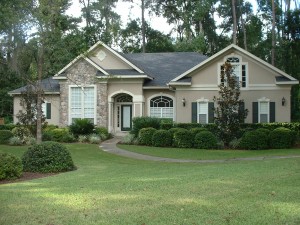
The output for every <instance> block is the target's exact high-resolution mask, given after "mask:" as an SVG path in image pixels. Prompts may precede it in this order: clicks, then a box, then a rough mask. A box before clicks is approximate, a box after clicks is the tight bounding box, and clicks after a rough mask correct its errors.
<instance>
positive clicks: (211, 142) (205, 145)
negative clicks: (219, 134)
mask: <svg viewBox="0 0 300 225" xmlns="http://www.w3.org/2000/svg"><path fill="white" fill-rule="evenodd" d="M194 147H195V148H199V149H216V148H217V147H218V140H217V138H216V136H215V135H214V134H213V133H212V132H210V131H202V132H200V133H198V134H196V136H195V140H194Z"/></svg>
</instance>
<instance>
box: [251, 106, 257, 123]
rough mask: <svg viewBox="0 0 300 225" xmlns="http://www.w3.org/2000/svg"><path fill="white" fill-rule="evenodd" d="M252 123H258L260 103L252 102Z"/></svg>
mask: <svg viewBox="0 0 300 225" xmlns="http://www.w3.org/2000/svg"><path fill="white" fill-rule="evenodd" d="M252 121H253V123H258V102H252Z"/></svg>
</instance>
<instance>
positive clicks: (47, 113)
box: [42, 102, 51, 119]
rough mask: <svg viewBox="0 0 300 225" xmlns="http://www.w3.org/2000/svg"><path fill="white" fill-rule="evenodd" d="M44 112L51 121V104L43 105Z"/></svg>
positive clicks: (45, 103)
mask: <svg viewBox="0 0 300 225" xmlns="http://www.w3.org/2000/svg"><path fill="white" fill-rule="evenodd" d="M42 112H43V115H44V116H45V118H46V119H51V103H50V102H44V103H43V104H42Z"/></svg>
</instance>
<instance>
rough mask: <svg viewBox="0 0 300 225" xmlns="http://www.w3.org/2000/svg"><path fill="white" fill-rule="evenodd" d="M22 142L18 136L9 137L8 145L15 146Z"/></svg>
mask: <svg viewBox="0 0 300 225" xmlns="http://www.w3.org/2000/svg"><path fill="white" fill-rule="evenodd" d="M22 144H23V142H22V140H21V139H20V138H19V137H11V138H10V139H9V145H13V146H17V145H22Z"/></svg>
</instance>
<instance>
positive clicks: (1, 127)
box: [0, 123, 16, 130]
mask: <svg viewBox="0 0 300 225" xmlns="http://www.w3.org/2000/svg"><path fill="white" fill-rule="evenodd" d="M15 127H16V125H15V124H12V123H11V124H3V125H0V130H12V129H14V128H15Z"/></svg>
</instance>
